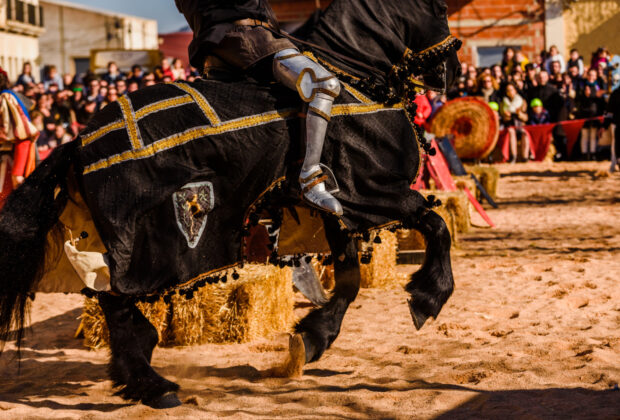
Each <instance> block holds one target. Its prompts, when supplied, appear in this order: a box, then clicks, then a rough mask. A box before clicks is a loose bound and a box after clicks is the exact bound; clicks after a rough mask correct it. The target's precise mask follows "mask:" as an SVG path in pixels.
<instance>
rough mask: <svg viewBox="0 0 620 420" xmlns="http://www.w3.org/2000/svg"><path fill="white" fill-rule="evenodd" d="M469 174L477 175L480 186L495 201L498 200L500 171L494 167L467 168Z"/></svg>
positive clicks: (478, 196) (479, 198) (478, 166)
mask: <svg viewBox="0 0 620 420" xmlns="http://www.w3.org/2000/svg"><path fill="white" fill-rule="evenodd" d="M466 170H467V173H470V174H474V175H476V178H478V180H479V181H480V184H482V186H483V187H484V189H485V190H487V192H488V193H489V195H490V196H491V198H492V199H493V200H496V199H497V184H498V183H499V171H498V170H497V168H494V167H492V166H481V165H477V166H467V167H466ZM477 198H478V201H480V200H481V197H480V191H478V194H477Z"/></svg>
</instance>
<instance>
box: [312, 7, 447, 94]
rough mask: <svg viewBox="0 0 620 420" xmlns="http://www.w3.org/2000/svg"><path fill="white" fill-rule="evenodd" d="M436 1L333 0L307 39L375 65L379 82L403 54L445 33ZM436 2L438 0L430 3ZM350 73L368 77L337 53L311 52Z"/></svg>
mask: <svg viewBox="0 0 620 420" xmlns="http://www.w3.org/2000/svg"><path fill="white" fill-rule="evenodd" d="M439 2H440V0H432V1H419V0H399V1H395V0H387V1H377V0H336V1H334V2H333V3H332V4H331V5H330V6H329V7H328V8H327V9H326V10H325V12H324V13H323V15H322V16H321V19H320V20H319V21H318V23H317V24H316V25H315V28H314V30H313V31H312V32H311V33H310V35H309V36H308V37H307V40H308V41H310V42H312V43H314V44H317V45H318V46H320V47H324V48H328V49H331V50H332V51H335V52H336V53H338V54H342V55H345V56H349V57H353V58H355V59H356V60H358V61H361V62H363V63H365V64H367V65H370V66H372V67H374V68H376V69H377V70H378V71H379V74H376V73H375V76H379V77H378V82H379V83H381V82H383V83H385V75H386V74H387V73H389V72H390V70H391V68H392V66H393V65H394V64H397V63H398V62H399V61H400V59H401V58H402V57H403V54H404V53H405V50H406V49H407V48H409V49H411V50H413V51H414V52H418V51H422V50H424V49H426V48H428V47H431V46H433V45H435V44H437V43H439V42H441V41H442V40H444V39H445V38H446V37H447V36H448V35H450V30H449V28H448V25H447V21H446V19H445V16H441V12H440V10H439V9H438V5H439ZM434 3H437V4H434ZM314 52H315V53H316V54H317V55H318V56H319V57H323V58H326V59H328V61H330V62H333V63H334V64H336V65H337V66H338V67H340V68H342V69H344V70H346V71H347V72H349V73H351V74H353V75H354V76H357V77H361V78H365V77H369V76H371V74H370V73H369V72H368V70H366V69H363V68H360V67H359V66H355V64H351V63H350V62H348V61H346V60H343V59H341V58H339V57H337V56H333V55H331V56H330V55H329V54H328V53H326V52H323V51H318V50H317V51H314Z"/></svg>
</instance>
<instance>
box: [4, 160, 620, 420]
mask: <svg viewBox="0 0 620 420" xmlns="http://www.w3.org/2000/svg"><path fill="white" fill-rule="evenodd" d="M607 167H608V163H570V164H555V165H551V164H521V165H514V166H508V165H507V166H501V167H500V171H501V173H502V179H501V182H500V198H499V202H500V205H501V207H500V209H498V210H490V211H489V214H490V215H491V217H492V218H493V220H494V221H495V222H496V223H497V228H496V229H473V231H472V232H471V233H470V234H467V235H462V236H461V238H460V243H459V246H458V248H457V249H455V250H454V252H453V257H454V258H453V266H454V274H455V279H456V291H455V293H454V295H453V296H452V298H451V299H450V300H449V302H448V304H447V305H446V307H445V308H444V310H443V312H442V313H441V315H440V317H439V319H437V320H436V321H432V322H429V323H427V325H426V326H425V327H424V328H423V329H422V331H420V332H416V331H415V329H414V327H413V324H412V322H411V318H410V316H409V312H408V309H407V306H406V304H405V302H406V298H407V296H406V294H405V293H404V292H403V291H402V288H400V287H398V285H395V287H394V288H393V289H390V290H363V291H362V292H361V293H360V296H359V298H358V300H357V301H356V302H355V303H354V304H353V306H352V308H351V310H350V311H349V313H348V314H347V316H346V318H345V321H344V325H343V328H342V332H341V335H340V337H339V338H338V340H337V341H336V342H335V344H334V345H333V347H332V348H331V350H329V351H328V352H327V353H326V354H325V356H324V357H323V358H322V359H321V361H319V362H318V363H314V364H311V365H309V366H307V368H306V370H305V375H304V377H303V378H302V379H300V380H285V379H262V378H261V375H260V371H261V370H263V369H266V368H268V367H270V366H272V365H273V364H274V363H276V362H277V361H279V360H281V359H282V358H283V357H284V354H285V353H284V347H282V346H278V345H271V344H269V343H253V344H244V345H228V346H221V345H205V346H199V347H192V348H176V349H157V350H156V351H155V356H154V365H155V367H156V369H157V370H158V371H159V372H161V373H162V374H163V375H165V376H166V377H167V378H169V379H172V380H174V381H176V382H178V383H179V384H180V385H181V387H182V390H181V393H180V397H181V399H182V400H183V401H185V402H186V404H185V405H184V406H182V407H179V408H176V409H173V410H169V411H167V412H157V411H155V410H152V409H150V408H148V407H144V406H141V405H130V404H127V403H125V402H124V401H123V400H121V399H120V398H118V397H114V396H112V389H111V383H110V381H108V380H107V379H106V368H105V363H106V357H107V355H106V351H104V350H102V351H94V352H93V351H88V350H86V349H84V348H83V346H82V343H81V341H80V340H77V339H73V338H72V335H73V333H74V331H75V329H76V327H77V325H78V320H77V318H78V317H79V315H80V313H81V309H80V305H81V302H82V298H81V297H80V296H65V295H39V296H37V298H36V301H35V304H34V311H33V314H32V322H33V324H34V325H33V327H34V332H33V333H32V334H31V335H29V336H28V339H27V341H26V344H25V349H24V352H23V360H22V363H21V373H20V374H18V367H17V363H16V362H14V361H11V358H14V356H15V352H14V350H13V348H12V347H11V344H10V343H9V345H8V346H7V348H6V350H7V351H6V353H5V355H4V356H3V358H2V359H0V418H1V419H22V418H28V419H31V418H40V419H51V418H70V419H99V418H106V419H115V420H119V419H128V418H138V419H142V418H162V417H165V418H179V419H181V418H182V419H186V418H222V417H225V418H226V417H227V418H234V419H237V418H259V417H260V418H275V417H286V418H301V419H306V418H334V419H339V418H360V419H361V418H363V419H366V418H369V419H380V418H386V419H388V418H397V419H409V418H421V419H431V418H432V419H458V418H501V419H509V418H523V419H548V418H557V419H565V418H588V419H613V418H615V419H618V418H620V391H619V390H618V382H620V338H619V331H620V285H619V280H620V175H618V174H616V175H613V176H605V174H604V173H603V172H604V170H605V169H607ZM412 269H413V268H412V267H401V270H412ZM299 314H300V315H301V314H303V309H300V310H299Z"/></svg>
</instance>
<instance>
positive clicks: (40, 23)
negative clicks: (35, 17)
mask: <svg viewBox="0 0 620 420" xmlns="http://www.w3.org/2000/svg"><path fill="white" fill-rule="evenodd" d="M39 26H40V27H43V6H39Z"/></svg>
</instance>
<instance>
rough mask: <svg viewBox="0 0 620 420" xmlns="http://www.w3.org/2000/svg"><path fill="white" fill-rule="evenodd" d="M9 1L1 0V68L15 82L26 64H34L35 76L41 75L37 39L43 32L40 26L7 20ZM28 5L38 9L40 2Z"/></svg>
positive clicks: (28, 1) (29, 1)
mask: <svg viewBox="0 0 620 420" xmlns="http://www.w3.org/2000/svg"><path fill="white" fill-rule="evenodd" d="M7 1H10V0H0V66H2V68H4V69H5V70H6V72H7V73H8V74H9V77H10V78H11V80H12V81H13V82H15V81H16V80H17V78H18V77H19V75H20V73H21V71H22V67H23V65H24V63H26V62H30V63H31V64H32V67H33V74H34V75H35V76H36V75H38V74H39V65H40V61H41V59H40V56H39V42H38V39H37V37H38V36H39V35H40V33H41V32H42V31H43V30H42V29H41V28H40V27H38V26H33V25H29V24H25V23H22V22H15V21H9V20H7ZM26 3H29V4H32V5H34V6H36V7H38V0H27V1H26ZM37 10H38V9H37ZM37 19H38V18H37Z"/></svg>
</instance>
